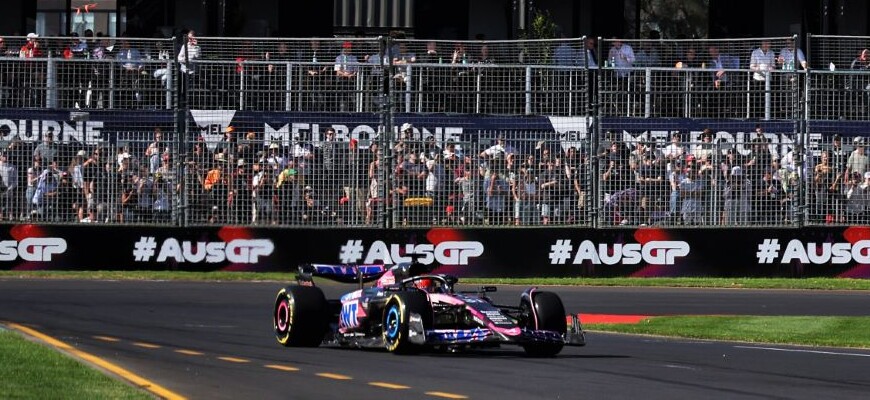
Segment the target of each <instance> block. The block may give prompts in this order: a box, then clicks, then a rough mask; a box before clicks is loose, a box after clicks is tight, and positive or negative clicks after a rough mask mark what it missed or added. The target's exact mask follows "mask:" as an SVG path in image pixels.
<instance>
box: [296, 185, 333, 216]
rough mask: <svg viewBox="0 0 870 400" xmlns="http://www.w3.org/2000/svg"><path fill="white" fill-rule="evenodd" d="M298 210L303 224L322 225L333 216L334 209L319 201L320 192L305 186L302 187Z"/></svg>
mask: <svg viewBox="0 0 870 400" xmlns="http://www.w3.org/2000/svg"><path fill="white" fill-rule="evenodd" d="M300 211H301V215H300V220H301V223H302V224H304V225H323V224H326V223H328V222H330V221H331V220H332V219H333V218H334V217H335V212H334V210H330V209H329V207H327V206H325V205H323V203H322V202H321V201H320V194H319V193H318V192H316V191H315V190H314V188H312V187H311V186H305V187H304V188H303V189H302V203H301V206H300Z"/></svg>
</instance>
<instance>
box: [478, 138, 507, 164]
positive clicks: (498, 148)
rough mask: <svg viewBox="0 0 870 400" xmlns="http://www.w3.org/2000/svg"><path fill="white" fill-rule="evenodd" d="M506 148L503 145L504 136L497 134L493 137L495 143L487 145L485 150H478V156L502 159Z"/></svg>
mask: <svg viewBox="0 0 870 400" xmlns="http://www.w3.org/2000/svg"><path fill="white" fill-rule="evenodd" d="M507 152H508V148H507V146H505V140H504V137H502V136H499V137H497V138H496V139H495V144H494V145H492V146H490V147H487V148H486V150H484V151H482V152H480V158H483V159H502V160H503V159H504V158H505V156H506V155H507Z"/></svg>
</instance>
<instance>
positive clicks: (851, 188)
mask: <svg viewBox="0 0 870 400" xmlns="http://www.w3.org/2000/svg"><path fill="white" fill-rule="evenodd" d="M849 176H850V178H849V180H848V181H847V182H846V184H845V185H844V186H843V189H844V191H843V195H844V196H845V198H846V204H845V208H846V210H845V211H846V213H845V214H846V215H845V217H846V218H845V221H843V222H845V223H847V224H850V225H864V224H867V222H868V220H867V210H868V207H870V171H868V172H865V173H864V174H863V175H862V174H859V173H857V172H855V173H852V174H850V175H849ZM862 176H863V177H864V179H863V181H862V179H861V177H862Z"/></svg>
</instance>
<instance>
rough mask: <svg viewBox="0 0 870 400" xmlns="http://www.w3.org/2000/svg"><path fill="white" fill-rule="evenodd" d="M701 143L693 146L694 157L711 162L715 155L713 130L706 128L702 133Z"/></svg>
mask: <svg viewBox="0 0 870 400" xmlns="http://www.w3.org/2000/svg"><path fill="white" fill-rule="evenodd" d="M700 139H701V141H700V143H697V144H695V145H694V146H692V152H691V153H692V155H693V156H694V157H695V159H696V160H698V161H702V160H711V159H712V158H713V155H714V153H715V150H714V149H713V130H712V129H710V128H704V131H703V132H701V138H700Z"/></svg>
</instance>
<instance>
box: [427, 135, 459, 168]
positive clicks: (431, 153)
mask: <svg viewBox="0 0 870 400" xmlns="http://www.w3.org/2000/svg"><path fill="white" fill-rule="evenodd" d="M443 152H444V151H443V150H441V147H439V146H438V143H437V142H435V136H432V135H429V136H426V140H425V141H424V143H423V151H422V152H420V160H421V161H423V162H426V161H429V160H434V159H436V158H438V159H441V158H442V156H443ZM454 155H455V154H454Z"/></svg>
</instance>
